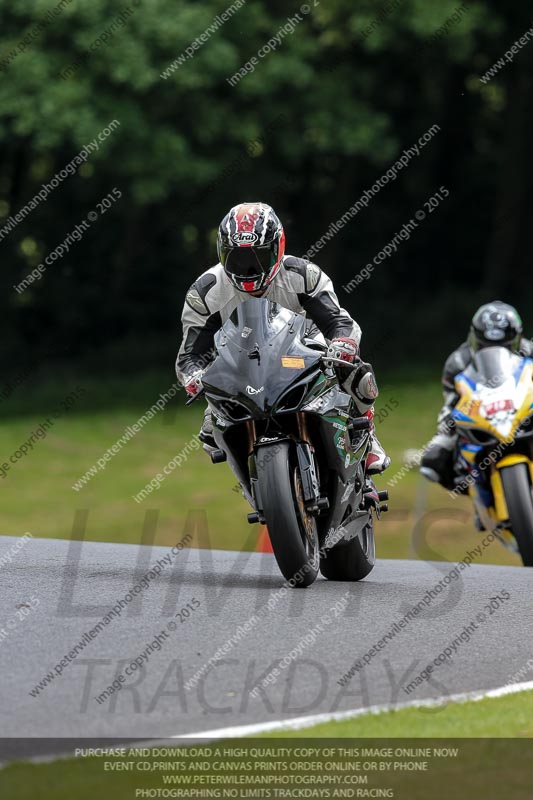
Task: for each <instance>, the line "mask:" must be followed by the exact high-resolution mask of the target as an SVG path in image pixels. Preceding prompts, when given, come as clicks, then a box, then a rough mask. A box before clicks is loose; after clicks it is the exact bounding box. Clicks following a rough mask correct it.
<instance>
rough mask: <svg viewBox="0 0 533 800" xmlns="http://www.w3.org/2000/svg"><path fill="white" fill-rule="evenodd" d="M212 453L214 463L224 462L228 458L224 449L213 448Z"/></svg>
mask: <svg viewBox="0 0 533 800" xmlns="http://www.w3.org/2000/svg"><path fill="white" fill-rule="evenodd" d="M210 455H211V461H212V462H213V464H222V463H223V462H224V461H227V460H228V457H227V455H226V453H225V452H224V450H212V451H211V454H210Z"/></svg>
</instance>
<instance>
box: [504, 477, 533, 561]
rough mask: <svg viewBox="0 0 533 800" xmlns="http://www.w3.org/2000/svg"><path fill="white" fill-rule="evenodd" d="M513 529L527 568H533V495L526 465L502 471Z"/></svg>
mask: <svg viewBox="0 0 533 800" xmlns="http://www.w3.org/2000/svg"><path fill="white" fill-rule="evenodd" d="M500 475H501V479H502V484H503V491H504V494H505V500H506V503H507V510H508V511H509V519H510V521H511V529H512V531H513V535H514V537H515V539H516V541H517V544H518V549H519V551H520V555H521V557H522V561H523V563H524V566H525V567H533V494H532V489H531V482H530V480H529V470H528V468H527V465H526V464H513V466H512V467H503V468H502V469H501V470H500Z"/></svg>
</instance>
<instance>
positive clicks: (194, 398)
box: [185, 389, 205, 406]
mask: <svg viewBox="0 0 533 800" xmlns="http://www.w3.org/2000/svg"><path fill="white" fill-rule="evenodd" d="M204 394H205V390H204V389H202V390H201V391H200V392H197V394H194V395H193V396H192V397H189V399H188V400H186V401H185V405H186V406H190V405H191V403H194V401H195V400H198V398H199V397H203V395H204Z"/></svg>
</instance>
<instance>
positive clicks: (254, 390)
mask: <svg viewBox="0 0 533 800" xmlns="http://www.w3.org/2000/svg"><path fill="white" fill-rule="evenodd" d="M305 324H306V320H305V317H303V316H301V315H299V314H294V312H292V311H288V310H287V309H285V308H282V307H281V306H279V305H277V304H275V303H271V302H269V301H268V300H265V299H260V298H252V299H250V300H246V301H244V302H243V303H241V304H240V305H239V306H238V307H237V308H236V309H235V311H234V312H233V314H232V315H231V317H230V318H229V319H228V320H227V321H226V323H225V324H224V325H223V326H222V328H221V330H220V331H219V332H218V334H217V335H216V337H215V343H216V348H217V351H218V355H217V358H216V359H215V361H214V362H213V363H212V364H211V366H210V367H209V368H208V369H207V371H206V373H205V376H204V380H203V383H204V386H205V387H206V391H207V395H208V396H209V394H210V393H215V394H217V395H222V396H230V397H233V398H238V397H241V398H243V399H246V400H247V401H248V404H250V403H251V404H253V405H254V406H255V407H257V408H259V409H262V410H266V409H271V408H273V407H274V406H275V405H276V403H277V401H278V400H279V398H280V397H281V395H283V394H284V392H285V391H286V390H287V389H289V388H290V387H291V386H292V385H294V384H296V383H298V382H299V381H300V379H303V380H304V381H305V380H306V377H305V373H306V372H307V370H309V369H310V368H316V367H317V365H318V363H319V361H320V354H319V353H317V352H316V351H315V350H312V349H310V348H309V347H306V345H304V344H303V341H302V339H303V337H304V336H305ZM304 389H305V387H302V397H303V394H304V391H303V390H304Z"/></svg>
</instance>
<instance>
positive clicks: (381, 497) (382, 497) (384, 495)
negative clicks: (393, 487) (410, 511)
mask: <svg viewBox="0 0 533 800" xmlns="http://www.w3.org/2000/svg"><path fill="white" fill-rule="evenodd" d="M378 497H379V502H380V503H381V502H383V500H388V499H389V493H388V491H387V490H386V489H383V491H382V492H378Z"/></svg>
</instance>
